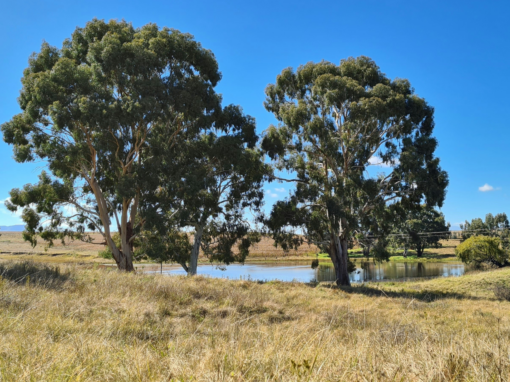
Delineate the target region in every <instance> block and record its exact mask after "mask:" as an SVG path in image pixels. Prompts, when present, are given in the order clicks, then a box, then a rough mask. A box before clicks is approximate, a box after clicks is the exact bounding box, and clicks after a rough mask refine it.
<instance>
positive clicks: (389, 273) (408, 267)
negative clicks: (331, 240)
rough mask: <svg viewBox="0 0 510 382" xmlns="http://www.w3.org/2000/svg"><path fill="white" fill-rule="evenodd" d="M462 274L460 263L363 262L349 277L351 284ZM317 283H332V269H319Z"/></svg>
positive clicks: (462, 267) (462, 265)
mask: <svg viewBox="0 0 510 382" xmlns="http://www.w3.org/2000/svg"><path fill="white" fill-rule="evenodd" d="M463 274H464V264H462V263H394V262H388V263H382V264H374V263H373V262H364V263H357V264H356V271H354V272H352V273H351V274H350V275H349V276H350V279H351V282H352V283H359V282H366V281H383V280H384V281H390V280H401V281H403V280H408V279H412V278H433V277H447V276H461V275H463ZM317 280H318V281H334V280H335V272H334V270H333V268H325V267H319V268H318V269H317Z"/></svg>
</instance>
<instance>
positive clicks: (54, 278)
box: [0, 261, 71, 289]
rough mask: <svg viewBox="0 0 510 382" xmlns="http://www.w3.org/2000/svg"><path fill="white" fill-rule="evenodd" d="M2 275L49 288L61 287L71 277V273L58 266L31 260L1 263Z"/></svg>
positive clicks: (23, 282) (15, 280)
mask: <svg viewBox="0 0 510 382" xmlns="http://www.w3.org/2000/svg"><path fill="white" fill-rule="evenodd" d="M0 276H1V277H2V278H3V279H6V280H10V281H11V282H13V283H15V284H25V285H27V284H30V285H37V286H40V287H43V288H48V289H59V288H61V287H62V286H63V284H64V283H66V282H67V281H68V280H70V279H71V275H70V273H69V272H61V271H60V268H59V267H58V266H55V267H52V266H49V265H44V264H35V263H33V262H30V261H23V262H16V263H10V264H0Z"/></svg>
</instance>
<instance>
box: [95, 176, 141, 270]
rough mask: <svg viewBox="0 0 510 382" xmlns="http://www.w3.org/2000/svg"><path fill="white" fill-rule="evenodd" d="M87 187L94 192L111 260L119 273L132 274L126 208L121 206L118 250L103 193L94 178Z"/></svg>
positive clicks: (130, 244) (131, 253) (131, 255)
mask: <svg viewBox="0 0 510 382" xmlns="http://www.w3.org/2000/svg"><path fill="white" fill-rule="evenodd" d="M89 185H90V187H91V188H92V191H93V192H94V196H95V198H96V202H97V206H98V210H99V218H100V219H101V222H102V223H103V229H104V233H103V236H104V238H105V240H106V244H107V245H108V247H109V248H110V251H112V255H113V259H114V260H115V263H117V268H118V269H119V270H120V271H126V272H133V271H134V270H135V268H134V267H133V244H132V243H131V242H129V239H130V238H131V237H129V238H126V235H127V234H128V231H129V229H128V222H127V206H123V207H124V208H123V211H122V223H123V224H122V225H121V227H119V234H120V236H121V249H119V248H117V245H116V244H115V243H114V241H113V239H112V235H111V232H110V216H109V215H108V207H107V203H106V199H105V197H104V195H103V192H102V190H101V189H100V187H99V185H98V183H97V181H96V180H95V179H94V178H91V179H89ZM124 204H125V203H124ZM122 226H124V235H123V234H122V231H123V230H122ZM131 235H132V229H131Z"/></svg>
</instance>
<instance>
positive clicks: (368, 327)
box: [0, 263, 510, 381]
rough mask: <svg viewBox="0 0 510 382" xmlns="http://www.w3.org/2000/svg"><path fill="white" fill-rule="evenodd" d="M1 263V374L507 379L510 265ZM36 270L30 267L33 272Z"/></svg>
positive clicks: (29, 377) (35, 377)
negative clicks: (290, 272)
mask: <svg viewBox="0 0 510 382" xmlns="http://www.w3.org/2000/svg"><path fill="white" fill-rule="evenodd" d="M94 268H95V266H89V268H87V269H86V268H84V267H79V266H61V267H60V268H52V267H51V266H45V265H34V264H30V263H21V264H20V263H17V264H10V265H7V266H5V265H4V266H3V267H2V270H1V273H2V274H3V278H2V284H1V292H0V305H1V307H2V308H1V310H0V336H1V337H0V339H1V341H0V344H1V345H0V354H1V356H0V378H1V380H6V381H25V380H26V381H64V380H65V381H77V380H80V381H168V380H170V381H172V380H173V381H220V380H223V381H273V380H274V381H280V380H290V381H299V380H304V381H339V380H340V381H406V380H411V381H454V380H471V381H498V380H508V378H509V377H510V362H509V355H510V354H509V339H510V321H509V320H510V318H509V317H510V302H506V301H503V302H500V301H498V300H496V299H495V297H494V293H493V289H494V286H495V285H498V283H501V282H506V283H507V285H508V280H509V278H510V270H509V269H504V270H497V271H491V272H484V273H471V274H469V275H465V276H462V277H458V278H444V279H435V280H429V281H421V282H413V283H380V284H375V283H374V284H364V285H359V286H355V287H352V288H342V289H339V288H337V287H334V286H333V285H331V284H327V283H325V284H318V285H315V284H314V285H309V284H300V283H281V282H273V283H265V284H259V283H256V282H249V281H229V280H223V279H209V278H203V277H200V276H199V277H193V278H188V277H165V276H158V275H155V276H152V275H151V276H150V275H146V274H143V273H141V272H138V273H137V274H126V273H121V272H118V271H114V270H105V269H94ZM27 275H29V276H27Z"/></svg>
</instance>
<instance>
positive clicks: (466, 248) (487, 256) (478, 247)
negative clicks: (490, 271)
mask: <svg viewBox="0 0 510 382" xmlns="http://www.w3.org/2000/svg"><path fill="white" fill-rule="evenodd" d="M455 255H457V257H458V258H459V259H461V260H462V262H464V263H466V264H470V263H475V264H480V263H490V264H494V265H497V266H498V267H502V266H504V265H505V264H506V263H507V261H508V253H507V252H506V251H505V250H503V249H502V248H501V241H500V239H499V238H497V237H488V236H471V237H470V238H469V239H467V240H465V241H464V242H463V243H461V244H459V245H458V246H457V248H455Z"/></svg>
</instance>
